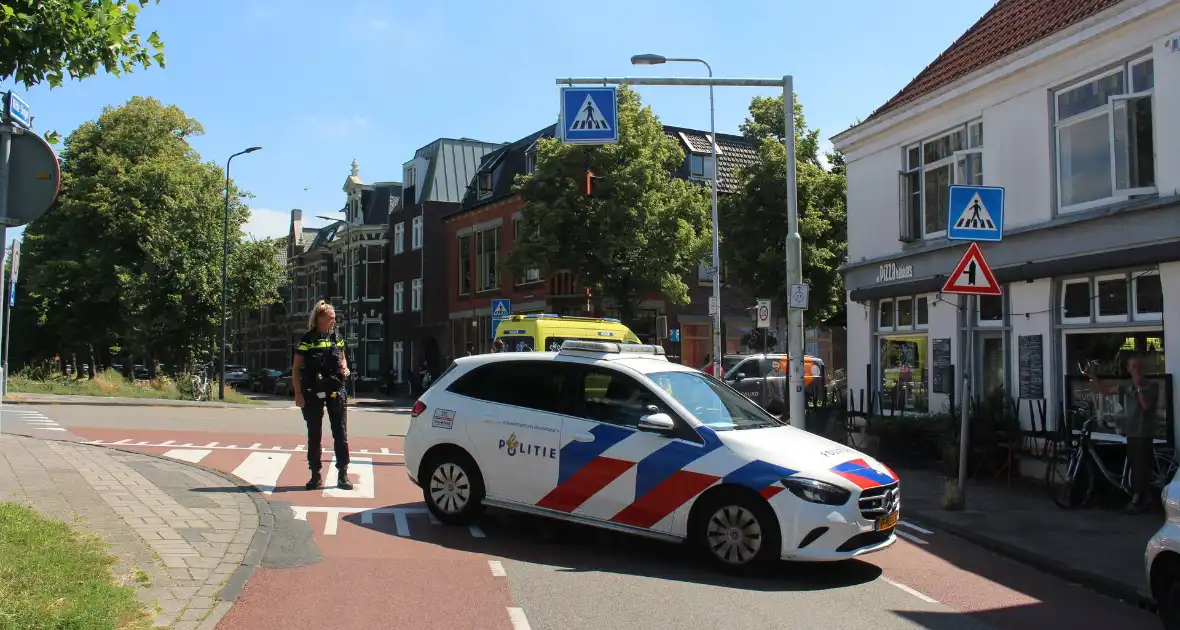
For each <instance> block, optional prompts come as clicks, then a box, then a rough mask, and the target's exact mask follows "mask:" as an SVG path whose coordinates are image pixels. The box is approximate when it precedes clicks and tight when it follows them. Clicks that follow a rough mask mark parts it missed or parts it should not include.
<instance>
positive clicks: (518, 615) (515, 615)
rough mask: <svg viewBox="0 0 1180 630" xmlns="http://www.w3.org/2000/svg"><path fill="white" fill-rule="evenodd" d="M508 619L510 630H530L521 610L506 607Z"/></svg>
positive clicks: (527, 620)
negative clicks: (510, 624)
mask: <svg viewBox="0 0 1180 630" xmlns="http://www.w3.org/2000/svg"><path fill="white" fill-rule="evenodd" d="M508 619H509V620H510V621H511V622H512V630H532V626H530V625H529V619H528V617H525V616H524V609H523V608H513V607H512V606H508Z"/></svg>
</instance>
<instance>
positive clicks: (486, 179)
mask: <svg viewBox="0 0 1180 630" xmlns="http://www.w3.org/2000/svg"><path fill="white" fill-rule="evenodd" d="M476 183H477V185H478V188H479V198H480V199H487V198H488V197H491V196H492V174H491V173H480V174H479V176H478V177H476Z"/></svg>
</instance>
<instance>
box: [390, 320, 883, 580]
mask: <svg viewBox="0 0 1180 630" xmlns="http://www.w3.org/2000/svg"><path fill="white" fill-rule="evenodd" d="M411 416H412V420H411V423H410V428H409V431H408V432H407V435H406V441H405V449H404V450H405V460H406V471H407V473H408V474H409V476H410V479H411V480H412V481H414V483H415V484H417V485H419V486H420V487H422V494H423V496H424V497H425V500H426V504H427V507H429V509H430V511H431V512H432V513H433V514H434V515H435V516H436V517H437V518H438V519H439V520H440V521H443V522H445V523H450V524H456V525H463V524H468V523H470V522H472V521H473V520H474V519H475V518H476V517H477V516H478V515H479V513H480V512H481V511H482V509H483V508H484V506H488V505H491V506H496V507H500V508H507V509H512V510H518V511H521V512H528V513H532V514H538V515H543V516H549V517H554V518H560V519H565V520H568V521H573V522H576V523H581V524H585V525H591V526H596V527H604V528H607V529H612V530H617V531H622V532H628V533H634V534H640V535H644V536H650V537H653V538H658V539H664V540H669V541H685V540H687V541H690V542H692V543H695V544H696V545H697V546H699V548H700V549H702V550H703V551H705V552H707V553H708V554H709V556H710V557H711V558H712V559H713V560H714V561H716V562H717V563H719V564H720V565H721V566H723V567H727V568H746V567H751V566H754V565H759V564H764V563H766V562H768V561H771V560H776V559H779V558H785V559H788V560H808V561H831V560H843V559H847V558H851V557H853V556H858V555H861V554H865V553H870V552H873V551H878V550H881V549H884V548H886V547H888V546H889V545H891V544H893V542H894V540H895V536H894V533H893V530H894V527H895V526H896V524H897V520H898V513H899V509H900V505H901V502H900V498H899V483H898V479H897V476H896V475H895V474H894V473H893V472H892V471H891V470H890V469H889V468H887V467H885V466H883V465H882V464H880V463H878V462H876V461H875V460H873V459H872V458H870V457H867V456H865V455H863V454H861V453H859V452H857V451H854V450H852V449H850V448H848V447H846V446H843V445H841V444H837V443H835V442H832V441H830V440H827V439H824V438H822V437H819V436H816V435H813V434H811V433H808V432H806V431H802V430H800V429H795V428H792V427H790V426H787V425H784V424H783V423H782V422H781V421H779V420H776V419H775V418H774V417H772V416H770V415H769V414H767V413H766V412H765V411H764V410H762V409H761V408H760V407H758V406H757V405H756V404H754V403H752V402H751V401H750V400H749V399H747V398H745V397H743V396H742V395H740V394H738V393H737V392H736V391H734V390H733V389H730V388H729V387H728V386H726V385H724V384H722V383H721V382H720V381H718V380H716V379H714V378H712V377H710V376H707V375H705V374H703V373H701V372H699V371H697V370H694V369H692V368H689V367H685V366H682V365H678V364H675V363H671V362H669V361H668V360H667V359H666V358H665V356H664V351H663V348H660V347H658V346H648V345H638V344H636V345H631V344H622V345H620V344H615V343H600V342H592V341H567V342H565V343H564V344H563V345H562V346H561V350H560V351H559V352H556V353H554V352H537V353H503V354H490V355H481V356H473V357H464V358H461V359H458V360H456V361H455V363H454V364H452V365H451V367H450V368H448V369H447V371H446V372H444V373H443V374H442V375H441V376H439V378H438V380H437V381H435V383H434V384H433V385H432V386H431V388H430V389H429V390H428V391H427V392H426V393H425V394H424V395H423V396H422V398H421V399H419V400H418V401H417V402H416V403H415V404H414V408H413V411H412V413H411Z"/></svg>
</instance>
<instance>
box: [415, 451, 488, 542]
mask: <svg viewBox="0 0 1180 630" xmlns="http://www.w3.org/2000/svg"><path fill="white" fill-rule="evenodd" d="M422 470H423V472H425V473H426V475H425V479H426V483H425V484H423V486H422V496H423V498H424V499H425V501H426V507H427V508H428V509H429V510H430V513H431V514H433V515H434V517H435V518H437V519H438V520H440V521H442V522H444V523H446V524H448V525H470V524H472V523H473V522H475V519H476V518H477V517H478V516H479V515H480V513H481V512H483V508H484V505H483V497H484V486H483V477H482V476H481V475H480V473H479V467H478V466H476V465H475V462H474V461H472V460H471V458H470V457H468V456H467V455H466V453H461V452H458V451H451V452H444V453H440V454H439V455H438V456H435V457H432V458H431V459H430V461H429V462H427V465H425V466H423V467H422Z"/></svg>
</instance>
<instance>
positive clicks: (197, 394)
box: [192, 376, 205, 400]
mask: <svg viewBox="0 0 1180 630" xmlns="http://www.w3.org/2000/svg"><path fill="white" fill-rule="evenodd" d="M192 389H193V400H200V399H201V391H202V390H204V389H205V388H204V386H202V385H201V379H199V378H197V377H195V376H194V377H193V382H192Z"/></svg>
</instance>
